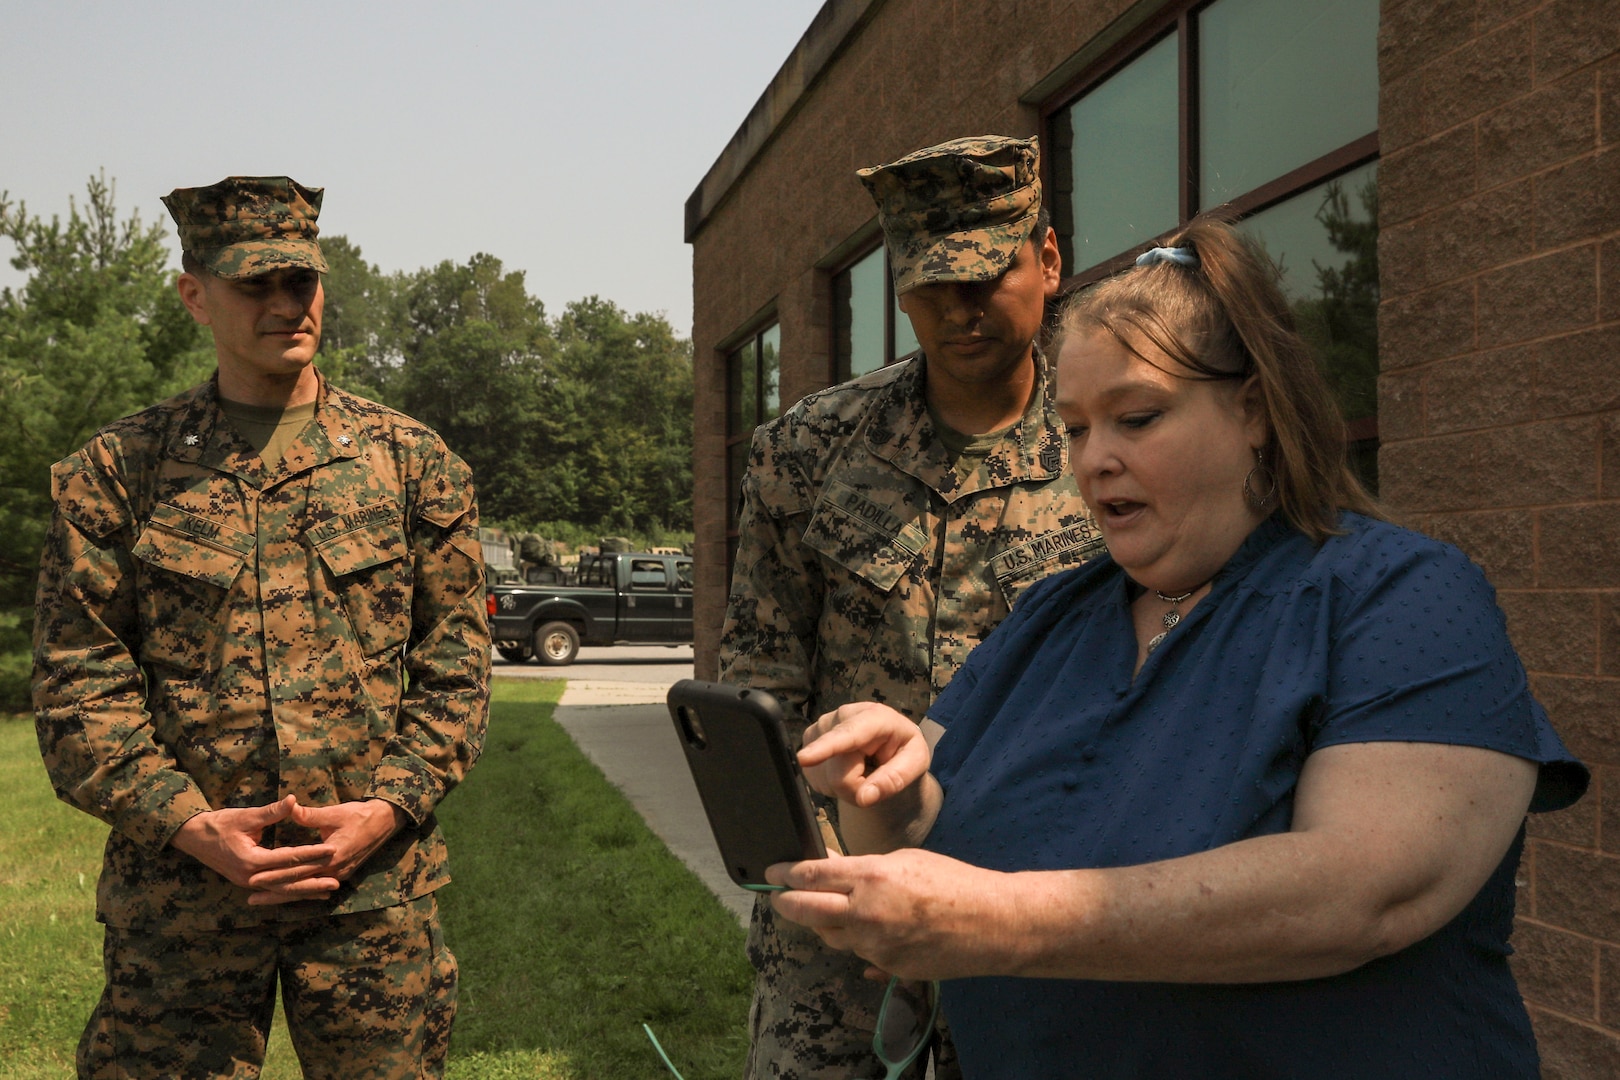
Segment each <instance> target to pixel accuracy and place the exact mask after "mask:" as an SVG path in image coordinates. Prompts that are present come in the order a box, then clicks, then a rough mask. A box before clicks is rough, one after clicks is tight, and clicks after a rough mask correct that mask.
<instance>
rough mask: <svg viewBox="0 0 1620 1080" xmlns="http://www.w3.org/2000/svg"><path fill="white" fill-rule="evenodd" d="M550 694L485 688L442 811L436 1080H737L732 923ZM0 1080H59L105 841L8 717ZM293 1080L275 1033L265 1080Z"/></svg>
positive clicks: (89, 948) (1, 776)
mask: <svg viewBox="0 0 1620 1080" xmlns="http://www.w3.org/2000/svg"><path fill="white" fill-rule="evenodd" d="M561 690H562V683H560V682H554V681H550V680H515V679H514V680H499V681H497V682H496V683H495V700H494V704H493V705H492V707H491V716H490V730H489V738H488V741H487V742H486V744H485V746H484V756H483V759H482V760H481V761H480V762H479V764H478V767H477V768H476V769H475V770H474V771H473V773H472V775H471V776H470V777H469V778H468V780H467V782H466V783H465V784H463V785H462V787H461V788H459V789H458V790H457V791H456V792H455V793H454V794H453V795H452V796H451V797H450V798H449V799H448V800H447V801H446V802H445V804H444V806H443V807H441V808H440V812H439V817H440V820H441V821H442V822H443V824H444V830H445V833H446V834H447V836H448V837H449V842H450V858H451V871H452V873H453V875H454V877H455V881H454V883H453V884H452V885H450V886H448V887H447V888H445V889H443V890H441V891H440V892H439V906H440V912H441V917H442V919H443V921H444V926H445V937H446V939H447V940H448V942H449V944H450V947H451V949H452V950H453V951H454V952H455V954H456V956H457V958H458V959H459V961H460V964H461V997H460V1007H459V1012H458V1014H457V1017H456V1027H455V1033H454V1036H453V1039H452V1043H451V1049H450V1065H449V1070H448V1071H449V1076H450V1077H451V1078H452V1080H508V1078H513V1080H515V1078H519V1077H521V1078H536V1080H576V1078H577V1080H597V1078H613V1080H619V1078H630V1080H633V1078H636V1077H648V1078H653V1077H659V1076H666V1075H668V1074H667V1072H666V1071H665V1069H664V1067H663V1064H662V1063H661V1062H660V1061H659V1060H658V1058H657V1055H656V1053H655V1052H654V1051H653V1049H652V1047H651V1045H650V1044H649V1043H648V1042H647V1040H646V1036H645V1035H643V1033H642V1031H641V1024H642V1023H643V1022H645V1023H648V1024H650V1025H651V1026H652V1028H653V1030H654V1031H655V1032H657V1033H658V1037H659V1039H660V1040H661V1041H662V1042H663V1044H664V1046H665V1048H666V1049H667V1050H668V1051H669V1054H670V1057H671V1058H672V1059H673V1060H674V1062H675V1064H676V1065H677V1067H679V1068H680V1070H681V1072H682V1073H683V1074H684V1075H685V1076H686V1077H687V1080H698V1078H700V1077H734V1076H737V1075H739V1074H740V1073H741V1071H742V1060H743V1056H744V1055H745V1053H746V1050H747V1038H746V1031H745V1023H746V1015H747V1010H748V990H749V984H750V979H751V973H750V970H749V967H748V963H747V960H746V959H745V958H744V956H743V949H742V939H743V934H742V931H741V929H740V928H739V927H738V926H737V922H736V920H735V918H733V917H732V915H731V913H730V912H728V911H727V910H726V909H725V908H724V907H723V906H722V905H721V904H720V902H719V901H717V900H716V899H715V898H714V897H713V895H712V894H710V893H709V891H708V890H707V889H706V888H705V887H704V886H703V884H702V883H701V882H700V881H698V879H697V878H696V877H695V876H693V875H692V873H691V872H690V871H688V870H687V869H686V867H685V866H684V865H683V864H682V863H681V862H680V861H679V860H678V859H676V858H675V857H674V856H673V855H671V854H670V853H669V851H668V850H667V849H666V848H665V847H664V846H663V844H662V843H661V842H659V840H658V839H657V838H656V837H655V836H653V835H652V833H651V832H650V831H648V829H647V827H646V826H645V825H644V824H643V823H642V821H641V818H640V816H639V815H637V814H636V812H635V811H634V809H632V808H631V807H630V805H629V803H627V802H626V801H625V799H624V798H623V796H621V795H620V794H619V792H618V791H616V790H615V789H614V788H613V787H612V786H611V785H609V784H608V783H607V782H606V781H605V780H604V779H603V778H602V774H601V773H600V772H599V771H598V770H597V769H596V767H595V766H594V765H592V764H591V763H590V762H589V761H588V760H587V759H586V758H585V757H584V755H582V754H581V753H580V752H579V750H578V749H577V748H576V747H575V746H574V744H573V742H572V741H571V740H570V739H569V738H568V735H567V734H566V733H565V732H564V731H563V730H562V729H561V728H560V727H558V726H557V725H556V724H555V723H554V722H552V720H551V713H552V710H553V708H554V707H555V704H556V700H557V697H558V695H559V694H560V693H561ZM0 821H5V822H6V828H5V831H4V833H3V834H0V1080H36V1078H37V1080H43V1078H46V1077H50V1078H56V1077H64V1076H71V1075H72V1073H73V1049H74V1046H75V1044H76V1042H77V1040H78V1035H79V1031H80V1029H81V1028H82V1027H83V1024H84V1021H85V1018H86V1017H87V1016H88V1014H89V1012H90V1009H91V1007H92V1006H93V1005H94V1003H95V999H96V996H97V995H98V994H99V993H100V991H101V959H100V941H101V935H100V928H99V927H98V926H97V925H96V924H95V919H94V908H95V879H96V875H97V873H98V871H99V869H100V864H101V845H102V843H103V842H104V840H105V837H106V830H105V828H104V827H103V826H102V825H101V824H100V823H98V822H96V821H95V820H94V819H92V818H90V817H89V816H88V815H85V814H82V813H79V812H77V811H74V810H71V809H69V808H68V807H67V806H65V805H63V804H61V803H59V802H57V801H56V800H55V798H54V796H53V795H52V793H51V790H50V785H49V783H48V782H47V781H46V779H45V773H44V769H43V768H42V767H41V765H40V763H39V753H38V749H37V747H36V745H35V742H34V732H33V725H32V724H31V723H29V722H27V721H26V720H24V719H19V720H15V721H8V720H0ZM298 1075H299V1072H298V1065H297V1061H296V1059H295V1058H294V1056H293V1054H292V1050H291V1048H290V1046H289V1045H288V1042H287V1037H286V1032H285V1029H284V1028H282V1026H281V1023H280V1018H279V1016H278V1018H277V1030H276V1032H275V1033H273V1035H272V1037H271V1046H270V1055H269V1060H268V1061H267V1062H266V1066H265V1071H264V1076H265V1077H266V1078H267V1080H287V1078H295V1077H297V1076H298Z"/></svg>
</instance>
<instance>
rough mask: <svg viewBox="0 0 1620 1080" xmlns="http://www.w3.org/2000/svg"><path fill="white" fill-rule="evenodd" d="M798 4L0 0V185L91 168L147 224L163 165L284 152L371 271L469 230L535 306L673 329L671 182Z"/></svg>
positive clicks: (711, 148)
mask: <svg viewBox="0 0 1620 1080" xmlns="http://www.w3.org/2000/svg"><path fill="white" fill-rule="evenodd" d="M820 6H821V0H688V2H685V3H681V2H670V0H663V2H660V0H594V2H593V0H585V2H574V3H559V2H556V0H530V2H527V3H523V2H518V0H468V2H466V3H462V4H455V5H452V4H445V3H421V2H416V0H405V2H400V0H395V2H391V3H360V2H342V0H336V2H328V3H324V4H323V3H308V2H303V0H283V2H281V3H277V4H273V5H272V4H263V5H259V4H255V5H247V4H239V3H231V2H229V0H213V2H205V3H189V4H182V3H178V2H174V0H161V2H160V0H118V2H102V3H88V2H79V0H52V2H45V0H0V102H4V103H5V107H4V108H3V109H0V148H3V149H0V190H6V191H9V192H10V196H11V198H12V199H13V200H14V201H15V200H17V199H22V200H25V201H26V202H27V204H28V209H29V212H30V213H33V214H42V215H44V216H46V217H49V216H50V215H51V214H53V213H61V214H65V213H66V211H67V208H68V197H69V195H76V196H81V197H82V195H83V192H84V185H85V180H86V179H87V178H88V177H89V176H90V175H91V174H92V173H95V172H96V171H97V170H98V169H105V170H106V174H107V176H108V177H109V179H113V180H115V181H116V182H117V190H118V207H119V211H120V216H127V215H128V213H129V211H130V210H132V209H138V210H139V211H140V214H141V217H142V219H143V220H144V221H147V222H151V221H162V222H163V223H164V224H165V225H166V226H168V225H170V222H169V219H168V215H167V213H166V212H165V211H164V209H163V205H162V203H161V202H159V201H158V200H159V197H160V196H162V195H164V194H166V193H167V192H168V191H169V190H170V189H172V188H175V187H190V186H196V185H202V184H210V183H213V182H214V181H216V180H219V179H221V178H222V177H224V176H227V175H230V174H233V173H242V174H266V175H272V174H283V173H285V174H287V175H290V176H292V177H294V178H295V179H297V180H298V181H300V182H302V183H305V184H310V185H312V186H321V187H325V188H326V202H325V205H324V207H323V209H322V212H321V229H322V232H323V233H326V234H336V233H342V234H344V235H346V236H348V237H349V239H351V240H353V241H354V242H355V243H357V244H359V245H360V248H361V250H362V252H363V253H364V254H365V256H366V258H367V259H368V260H369V261H371V262H373V263H376V264H378V265H380V266H381V267H382V268H383V269H384V270H414V269H416V268H417V267H419V266H423V265H428V264H433V263H437V262H439V261H441V260H443V259H452V260H455V261H458V262H460V261H465V260H466V259H467V258H468V257H469V256H470V255H472V254H473V253H474V252H478V251H487V252H489V253H491V254H493V255H496V256H498V257H499V258H500V259H502V260H503V261H504V262H505V264H506V265H507V266H508V267H509V268H513V269H522V270H525V271H527V280H528V285H529V291H530V292H531V293H533V294H534V295H536V296H538V297H540V298H541V299H542V300H543V301H544V302H545V304H546V310H547V311H548V312H549V313H551V314H558V313H560V312H561V310H562V307H563V305H564V304H566V303H567V302H568V301H570V300H574V299H578V298H579V297H582V296H588V295H590V294H593V293H595V294H597V295H600V296H602V297H605V298H607V299H611V300H613V301H615V302H616V303H618V304H619V305H620V306H622V307H624V308H626V309H628V310H630V311H662V312H664V313H665V314H666V315H668V317H669V320H670V322H671V323H672V324H673V325H674V327H675V329H676V330H677V332H679V333H681V334H683V335H684V334H687V333H689V332H690V330H691V320H692V277H691V249H690V248H689V247H687V245H686V244H685V243H684V242H683V241H682V239H681V228H682V209H683V206H684V204H685V201H686V197H687V196H688V195H690V194H691V193H692V190H693V188H695V187H696V186H697V183H698V181H699V180H700V179H701V178H702V176H703V173H704V172H705V171H706V170H707V169H708V167H709V165H710V164H712V163H713V161H714V159H715V158H716V157H717V156H719V153H720V151H721V150H722V149H723V148H724V146H725V144H726V141H727V140H728V139H729V138H730V137H731V135H732V134H733V133H734V132H735V131H736V130H737V128H738V126H739V125H740V124H741V123H742V121H743V118H744V117H745V116H746V115H747V113H748V110H749V109H750V108H751V107H752V106H753V104H754V101H755V100H756V99H757V98H758V97H759V95H760V93H761V92H762V91H763V90H764V89H765V86H766V84H767V83H768V82H769V81H770V78H771V77H772V76H773V75H774V74H775V73H776V70H777V68H779V67H780V66H781V64H782V61H783V60H785V59H786V58H787V55H788V53H789V51H790V50H791V49H792V48H793V46H794V44H795V43H797V41H798V39H799V36H800V35H801V34H803V32H804V31H805V29H806V28H807V27H808V26H809V25H810V20H811V19H812V18H813V17H814V15H815V13H816V11H817V10H818V9H819V8H820ZM81 201H82V198H81ZM170 246H171V248H172V247H173V243H172V229H171V244H170ZM12 253H13V252H12V249H11V246H10V245H9V244H8V243H6V242H5V241H0V255H3V256H4V258H5V259H6V260H9V258H10V257H11V255H12ZM21 280H22V275H20V274H19V273H17V272H16V271H14V270H12V269H11V267H10V265H9V262H4V263H0V285H16V284H18V283H19V282H20V281H21Z"/></svg>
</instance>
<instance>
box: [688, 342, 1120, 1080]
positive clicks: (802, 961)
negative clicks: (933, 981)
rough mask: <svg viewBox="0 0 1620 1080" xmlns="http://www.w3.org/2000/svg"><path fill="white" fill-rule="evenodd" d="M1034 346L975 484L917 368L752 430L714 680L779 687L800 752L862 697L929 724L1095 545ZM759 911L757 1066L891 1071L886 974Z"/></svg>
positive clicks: (1045, 368) (921, 365)
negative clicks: (981, 648)
mask: <svg viewBox="0 0 1620 1080" xmlns="http://www.w3.org/2000/svg"><path fill="white" fill-rule="evenodd" d="M1035 356H1036V362H1037V364H1038V365H1039V368H1040V378H1039V380H1038V385H1039V390H1038V391H1037V393H1036V394H1035V396H1034V398H1033V400H1032V401H1031V402H1030V405H1029V408H1028V409H1027V410H1026V411H1025V413H1024V416H1023V418H1022V419H1021V420H1020V421H1019V423H1018V424H1016V425H1015V426H1014V427H1013V428H1012V429H1010V430H1009V431H1008V432H1007V434H1006V435H1005V437H1004V438H1003V439H1002V441H1001V442H1000V443H999V444H998V445H997V446H996V447H995V448H994V449H993V450H992V451H991V452H990V453H989V454H988V455H987V456H986V457H985V459H984V460H983V462H981V463H980V464H979V466H978V468H977V469H976V470H975V471H974V472H972V473H970V474H968V475H966V476H962V475H959V474H958V472H957V471H956V469H955V468H954V467H953V466H952V464H951V461H950V459H949V457H948V456H947V453H946V451H945V449H944V447H943V446H942V445H941V443H940V441H939V439H938V438H937V437H936V436H935V434H934V427H933V421H932V420H931V419H930V418H929V415H928V408H927V404H926V401H925V397H924V370H925V365H926V360H918V359H914V360H910V361H907V362H905V363H901V364H896V365H893V366H891V367H887V368H883V369H881V370H879V371H876V372H873V373H872V374H870V375H866V376H863V377H861V378H859V379H856V380H855V381H853V382H850V383H845V384H844V385H842V386H838V387H834V388H832V389H830V390H824V391H822V392H820V393H817V394H813V395H811V396H809V397H807V398H805V399H804V400H803V401H801V402H799V404H797V405H795V406H794V407H793V408H792V409H790V410H789V411H788V412H787V413H786V414H785V415H784V416H782V417H781V418H780V419H778V420H775V421H772V422H771V423H769V424H766V425H764V426H763V427H761V428H759V429H758V431H756V432H755V434H754V441H753V446H752V448H751V452H750V457H749V465H748V471H747V473H746V475H745V476H744V479H743V492H742V495H743V509H742V516H741V522H740V525H739V529H740V532H741V535H740V538H739V546H738V551H737V560H736V567H735V570H734V572H733V576H732V584H731V595H730V598H729V603H728V610H727V614H726V623H725V629H724V631H723V633H722V637H721V651H720V677H721V680H722V681H724V682H729V683H733V684H736V685H739V686H749V687H755V688H760V689H765V690H770V691H771V692H772V693H774V694H776V695H777V696H778V697H779V698H780V699H781V700H782V702H783V705H784V707H785V708H786V710H787V712H788V714H789V716H790V717H791V718H792V719H791V722H790V728H791V730H790V736H791V738H792V741H793V742H794V743H795V744H797V742H798V741H799V739H801V738H802V736H803V732H804V726H805V724H806V723H807V718H808V719H814V718H815V717H817V716H819V715H821V714H822V713H824V712H827V711H830V710H832V709H835V708H837V707H838V706H840V705H843V704H846V703H848V702H852V701H881V702H885V703H887V704H888V705H891V706H893V707H894V708H895V709H898V710H899V711H900V712H902V713H904V714H905V715H907V716H909V717H911V718H913V719H915V720H918V721H920V720H921V719H922V718H923V716H924V715H925V713H926V712H927V710H928V707H929V706H930V705H931V704H932V703H933V700H934V697H935V695H937V694H938V693H939V692H940V691H941V690H943V689H944V688H945V686H946V684H947V683H949V682H950V680H951V677H952V676H953V675H954V674H955V673H956V670H957V668H959V667H960V666H961V664H962V662H963V660H965V659H966V657H967V654H968V652H969V651H970V650H971V649H972V648H973V647H974V646H975V645H977V644H978V643H979V642H980V641H982V640H984V638H985V637H986V636H987V635H988V634H989V633H990V631H991V630H992V629H994V627H995V626H996V624H997V623H999V622H1000V621H1001V620H1002V619H1003V618H1005V617H1006V615H1007V612H1008V610H1009V608H1010V607H1011V605H1012V603H1013V601H1014V600H1016V599H1017V597H1018V595H1019V594H1020V593H1021V592H1022V591H1023V590H1024V589H1025V588H1027V587H1028V586H1029V585H1030V584H1031V583H1032V582H1034V581H1037V580H1039V579H1040V578H1042V577H1044V576H1045V575H1047V574H1050V573H1053V572H1055V571H1057V570H1062V569H1066V568H1068V567H1072V566H1078V565H1079V564H1080V563H1082V562H1083V561H1085V560H1087V559H1090V558H1092V557H1094V556H1096V555H1098V554H1101V553H1102V551H1103V541H1102V537H1101V533H1100V532H1099V531H1098V530H1097V527H1096V525H1095V524H1094V523H1093V522H1092V520H1091V517H1090V515H1089V513H1088V512H1087V510H1086V508H1085V504H1084V503H1083V502H1082V501H1081V498H1080V493H1079V490H1078V488H1077V487H1076V486H1075V482H1074V478H1073V476H1072V475H1070V473H1069V471H1068V469H1067V440H1066V439H1065V437H1064V428H1063V425H1062V422H1061V421H1060V420H1059V419H1058V417H1057V414H1056V412H1055V410H1054V407H1053V388H1052V374H1051V368H1050V365H1049V364H1048V363H1047V361H1046V359H1045V358H1044V357H1043V356H1042V355H1041V354H1040V352H1039V350H1037V351H1036V353H1035ZM754 916H755V917H754V920H753V923H752V926H751V928H750V931H749V942H748V949H749V957H750V959H751V960H752V961H753V963H754V966H755V969H756V970H757V971H758V973H759V978H758V981H757V983H756V991H755V1006H754V1008H755V1014H754V1016H753V1018H752V1023H753V1047H752V1050H751V1052H750V1062H749V1068H748V1073H747V1075H749V1076H750V1077H756V1078H759V1077H783V1078H786V1077H793V1078H797V1080H811V1078H821V1077H827V1078H831V1077H840V1078H842V1077H861V1076H879V1077H881V1076H882V1075H883V1074H884V1070H883V1068H882V1066H881V1065H879V1064H878V1062H877V1059H876V1057H875V1056H874V1055H873V1053H872V1043H871V1039H872V1024H873V1022H874V1021H875V1018H876V1013H877V1007H878V1003H879V1000H880V999H881V997H882V992H883V984H882V983H874V982H871V981H869V980H866V979H864V978H862V971H863V970H864V968H865V966H866V965H865V963H864V962H863V961H861V960H859V959H857V958H855V957H853V956H850V955H848V954H841V953H834V952H832V951H830V950H828V949H827V947H826V946H825V945H823V944H822V943H821V941H820V939H819V938H817V937H816V936H815V935H814V934H812V933H811V932H810V931H808V930H804V929H803V928H801V927H798V926H794V925H792V924H789V923H783V922H778V921H777V920H776V919H775V917H774V914H773V913H772V911H771V908H770V905H769V904H768V903H764V902H762V903H759V904H756V906H755V912H754ZM918 1075H921V1073H920V1071H919V1072H918ZM939 1075H940V1076H941V1078H942V1080H943V1078H944V1077H947V1076H951V1075H954V1073H951V1072H948V1071H946V1070H945V1069H944V1068H943V1067H941V1069H940V1071H939Z"/></svg>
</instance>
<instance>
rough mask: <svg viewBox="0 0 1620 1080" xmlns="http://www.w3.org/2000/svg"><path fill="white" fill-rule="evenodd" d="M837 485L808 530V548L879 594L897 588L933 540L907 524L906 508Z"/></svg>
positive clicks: (834, 483) (833, 483)
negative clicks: (903, 576)
mask: <svg viewBox="0 0 1620 1080" xmlns="http://www.w3.org/2000/svg"><path fill="white" fill-rule="evenodd" d="M878 494H879V493H871V492H861V491H857V490H855V489H854V488H852V487H849V486H847V485H845V484H841V483H839V482H838V481H836V480H834V481H831V482H829V483H828V485H827V489H826V492H825V493H824V494H823V496H822V498H821V500H820V501H819V502H817V503H816V508H815V513H814V514H813V515H812V516H811V518H810V523H809V525H807V526H806V527H805V531H804V542H805V544H806V545H807V546H808V547H810V548H811V549H813V550H814V551H816V552H817V553H819V554H820V555H821V556H822V557H823V558H826V559H830V560H831V561H832V562H835V563H837V564H838V565H839V566H841V567H843V568H844V569H845V570H847V571H848V572H849V573H851V574H853V575H855V576H856V577H858V578H860V579H862V580H863V581H865V582H866V583H867V584H869V585H871V586H872V587H873V588H875V589H877V590H878V591H879V592H882V593H887V592H889V591H890V590H891V589H893V588H894V586H895V584H896V583H897V582H898V581H899V580H900V578H901V576H902V575H904V574H905V572H906V571H907V570H908V569H909V568H910V567H911V564H912V563H914V562H916V561H917V559H918V558H919V557H920V556H921V554H922V552H923V551H925V550H926V549H927V546H928V534H927V533H926V532H925V531H924V530H923V529H922V528H921V527H920V526H918V525H917V524H916V522H914V521H909V520H907V516H906V515H907V514H908V513H909V511H908V510H907V508H905V507H904V506H894V505H890V504H888V503H886V502H884V501H881V500H880V499H879V498H878V497H877V495H878Z"/></svg>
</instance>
